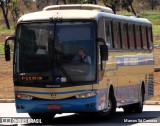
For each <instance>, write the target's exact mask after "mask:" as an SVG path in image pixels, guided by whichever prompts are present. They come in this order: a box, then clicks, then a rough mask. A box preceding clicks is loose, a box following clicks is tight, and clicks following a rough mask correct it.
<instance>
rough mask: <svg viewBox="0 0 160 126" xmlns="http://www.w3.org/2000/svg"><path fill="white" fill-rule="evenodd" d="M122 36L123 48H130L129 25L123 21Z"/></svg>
mask: <svg viewBox="0 0 160 126" xmlns="http://www.w3.org/2000/svg"><path fill="white" fill-rule="evenodd" d="M121 36H122V48H123V49H128V41H127V25H126V23H121Z"/></svg>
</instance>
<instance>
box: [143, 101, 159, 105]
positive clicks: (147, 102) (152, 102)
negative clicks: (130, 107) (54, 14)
mask: <svg viewBox="0 0 160 126" xmlns="http://www.w3.org/2000/svg"><path fill="white" fill-rule="evenodd" d="M144 104H145V105H160V101H145V102H144Z"/></svg>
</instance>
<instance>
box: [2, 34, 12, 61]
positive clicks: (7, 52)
mask: <svg viewBox="0 0 160 126" xmlns="http://www.w3.org/2000/svg"><path fill="white" fill-rule="evenodd" d="M9 40H14V36H9V37H7V38H6V40H5V45H4V53H5V60H6V61H10V60H11V52H10V45H9V42H8V41H9Z"/></svg>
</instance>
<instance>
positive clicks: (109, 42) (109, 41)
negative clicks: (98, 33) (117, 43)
mask: <svg viewBox="0 0 160 126" xmlns="http://www.w3.org/2000/svg"><path fill="white" fill-rule="evenodd" d="M105 30H106V44H107V45H108V48H112V47H113V44H112V31H111V21H109V20H106V21H105Z"/></svg>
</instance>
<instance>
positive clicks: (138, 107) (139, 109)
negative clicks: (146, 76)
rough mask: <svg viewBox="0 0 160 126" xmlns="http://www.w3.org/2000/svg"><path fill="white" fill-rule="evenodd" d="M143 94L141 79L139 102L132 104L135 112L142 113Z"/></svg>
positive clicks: (143, 85)
mask: <svg viewBox="0 0 160 126" xmlns="http://www.w3.org/2000/svg"><path fill="white" fill-rule="evenodd" d="M144 95H145V84H144V81H143V82H142V84H141V87H140V95H139V102H138V103H136V104H135V105H134V112H135V113H142V111H143V102H144Z"/></svg>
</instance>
